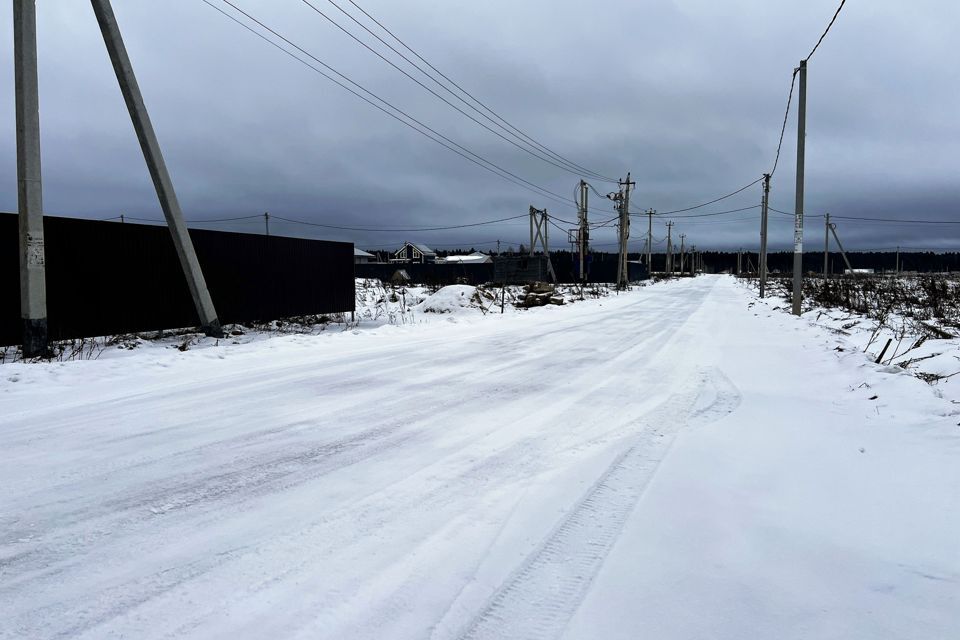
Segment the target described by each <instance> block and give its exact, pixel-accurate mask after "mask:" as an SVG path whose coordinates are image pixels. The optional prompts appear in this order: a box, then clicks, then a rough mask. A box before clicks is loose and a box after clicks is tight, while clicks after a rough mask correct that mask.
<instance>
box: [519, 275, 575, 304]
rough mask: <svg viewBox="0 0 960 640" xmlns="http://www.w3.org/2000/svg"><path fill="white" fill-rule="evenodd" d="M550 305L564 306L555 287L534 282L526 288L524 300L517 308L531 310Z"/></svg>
mask: <svg viewBox="0 0 960 640" xmlns="http://www.w3.org/2000/svg"><path fill="white" fill-rule="evenodd" d="M548 304H563V297H562V296H560V295H558V294H557V293H556V288H555V287H554V285H552V284H549V283H546V282H534V283H533V284H528V285H527V286H525V287H524V296H523V299H522V300H521V301H520V302H518V303H517V304H516V306H518V307H521V308H524V309H529V308H531V307H545V306H547V305H548Z"/></svg>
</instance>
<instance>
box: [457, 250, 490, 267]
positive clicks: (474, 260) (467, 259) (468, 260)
mask: <svg viewBox="0 0 960 640" xmlns="http://www.w3.org/2000/svg"><path fill="white" fill-rule="evenodd" d="M446 261H447V262H457V263H460V264H483V263H487V262H491V258H490V256H488V255H487V254H485V253H480V252H479V251H478V252H476V253H471V254H470V255H466V256H447V257H446Z"/></svg>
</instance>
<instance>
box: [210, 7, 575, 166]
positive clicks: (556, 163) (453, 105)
mask: <svg viewBox="0 0 960 640" xmlns="http://www.w3.org/2000/svg"><path fill="white" fill-rule="evenodd" d="M224 1H225V2H226V0H224ZM300 1H301V2H303V4H305V5H307V6H308V7H310V8H311V9H313V11H315V12H316V13H317V14H319V15H320V16H322V17H323V18H324V19H326V20H327V22H329V23H330V24H332V25H333V26H335V27H336V28H338V29H340V31H342V32H343V33H345V34H346V35H348V36H349V37H350V38H352V39H353V40H354V41H356V42H357V43H358V44H360V46H362V47H364V48H365V49H367V50H368V51H370V52H371V53H372V54H374V55H375V56H377V57H378V58H380V59H381V60H383V61H384V62H386V63H387V64H388V65H390V66H391V67H393V68H394V69H396V70H397V71H399V72H400V73H402V74H403V75H404V76H406V77H407V78H409V79H410V80H411V81H412V82H415V83H416V84H417V85H419V86H420V87H421V88H422V89H423V90H424V91H427V92H428V93H430V94H431V95H432V96H434V97H435V98H437V99H438V100H440V101H441V102H443V103H444V104H446V105H447V106H449V107H450V108H451V109H453V110H455V111H457V112H458V113H459V114H461V115H462V116H464V117H465V118H468V119H470V120H471V121H473V122H474V123H476V124H477V125H479V126H481V127H483V128H484V129H486V130H487V131H489V132H490V133H492V134H493V135H495V136H497V137H498V138H500V139H501V140H503V141H504V142H507V143H509V144H511V145H513V146H515V147H516V148H517V149H520V150H521V151H523V152H525V153H528V154H530V155H531V156H533V157H534V158H537V159H538V160H541V161H543V162H546V163H547V164H550V165H552V166H554V167H557V168H558V169H561V170H563V171H567V172H568V173H572V174H573V175H575V176H577V177H582V176H583V172H582V171H578V170H576V169H571V168H570V167H567V166H564V165H563V164H560V163H558V162H555V161H554V160H552V159H550V158H548V157H545V156H543V155H541V154H540V153H538V152H537V151H531V150H530V149H528V148H527V147H524V146H522V145H521V144H519V143H517V142H516V141H515V140H511V139H510V138H508V137H506V136H504V135H503V134H502V133H500V132H499V131H496V130H494V129H491V128H490V127H489V126H488V125H486V124H484V123H483V122H481V121H479V120H477V119H476V118H475V117H473V116H472V115H470V114H469V113H467V112H466V111H464V110H463V109H461V108H460V107H458V106H457V105H455V104H454V103H452V102H450V101H449V100H447V99H446V98H444V97H443V96H442V95H440V94H439V93H437V92H436V91H434V90H433V89H431V88H430V87H428V86H427V85H425V84H424V83H423V82H421V81H420V80H418V79H417V78H415V77H413V76H412V75H411V74H410V73H408V72H407V71H406V70H404V69H402V68H401V67H400V66H398V65H397V64H396V63H394V62H393V61H392V60H390V59H389V58H387V57H386V56H384V55H383V54H382V53H380V52H379V51H377V50H376V49H374V48H373V47H371V46H370V45H368V44H367V43H366V42H364V41H363V40H361V39H360V38H358V37H357V36H356V35H355V34H353V33H352V32H351V31H350V30H349V29H346V28H345V27H343V26H342V25H341V24H340V23H338V22H337V21H336V20H334V19H333V18H331V17H330V16H328V15H327V14H326V13H324V12H323V11H322V10H321V9H320V8H318V7H317V6H316V5H314V4H313V3H311V2H310V1H309V0H300ZM228 4H229V3H228ZM335 6H336V5H335ZM338 8H339V7H338ZM361 26H362V25H361ZM388 46H389V45H388ZM390 48H391V50H393V51H395V52H396V49H393V48H392V47H390ZM397 53H398V54H399V52H397ZM399 55H401V56H402V57H403V58H404V59H405V60H407V62H410V60H409V59H408V58H406V57H405V56H403V54H399ZM410 64H414V63H412V62H410ZM414 66H416V65H414ZM417 68H418V69H419V67H417ZM421 72H423V71H422V70H421ZM423 73H426V72H423ZM428 75H429V74H428ZM435 81H436V80H435ZM438 84H439V83H438ZM442 86H443V85H441V87H442ZM447 91H448V92H450V93H451V94H453V92H452V91H449V89H448V90H447ZM453 95H454V96H455V97H456V94H453ZM460 100H461V102H464V103H466V101H465V100H463V99H462V98H461V99H460ZM467 106H470V105H469V104H468V105H467ZM474 110H476V109H474ZM485 117H486V116H485ZM487 119H488V120H489V119H490V118H489V117H488V118H487ZM495 124H496V123H495ZM501 128H503V127H501ZM507 133H509V131H508V132H507Z"/></svg>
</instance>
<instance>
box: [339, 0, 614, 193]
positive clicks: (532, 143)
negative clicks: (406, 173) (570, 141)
mask: <svg viewBox="0 0 960 640" xmlns="http://www.w3.org/2000/svg"><path fill="white" fill-rule="evenodd" d="M327 1H328V2H329V3H330V4H332V5H333V6H334V7H336V8H337V9H338V10H339V11H340V12H341V13H342V14H343V15H345V16H347V17H348V18H350V20H352V21H353V22H354V23H356V24H357V25H359V26H360V28H362V29H363V30H364V31H366V32H367V33H369V34H370V35H372V36H373V37H374V38H376V39H377V40H378V41H380V42H381V43H382V44H383V45H384V46H386V47H387V48H388V49H390V50H391V51H393V52H394V53H396V54H397V55H398V56H400V57H401V58H403V59H404V60H405V61H406V62H407V63H408V64H410V65H411V66H413V67H414V68H415V69H417V70H418V71H420V72H421V73H422V74H424V75H425V76H427V77H428V78H430V79H431V80H433V81H434V82H435V83H436V84H437V85H438V86H439V87H441V88H442V89H444V90H445V91H447V93H449V94H450V95H452V96H454V97H455V98H457V99H458V100H459V101H460V102H462V103H463V104H465V105H466V106H468V107H469V108H471V109H473V110H474V111H476V112H477V113H479V114H480V115H481V116H483V117H484V118H485V119H487V120H488V121H490V122H492V123H493V124H495V125H496V126H497V127H499V128H500V129H502V130H503V131H506V132H507V133H508V134H509V135H512V136H514V137H516V138H517V139H520V140H522V141H523V142H524V144H529V145H530V146H533V147H534V148H536V149H538V150H540V151H542V152H544V153H546V154H548V155H549V156H551V157H553V158H555V159H556V160H558V161H560V162H562V163H564V164H566V165H568V166H569V167H572V168H573V169H574V170H576V171H578V172H581V173H583V174H584V175H587V176H589V177H593V178H596V179H599V180H606V181H609V182H616V180H615V179H613V178H609V177H607V176H604V175H603V174H601V173H598V172H596V171H593V170H591V169H587V168H586V167H583V166H582V165H579V164H577V163H575V162H573V161H572V160H570V159H568V158H566V157H564V156H562V155H560V154H559V153H556V152H555V151H553V150H551V149H550V148H549V147H547V146H546V145H543V144H541V143H539V142H537V141H536V140H535V139H533V138H532V137H531V136H529V135H528V134H526V133H525V132H523V131H522V130H521V129H519V128H518V127H516V126H514V125H512V124H510V122H508V121H507V120H506V119H505V118H503V117H502V116H500V115H499V114H498V113H496V112H495V111H494V110H493V109H491V108H490V107H489V106H487V105H486V104H485V103H483V102H482V101H481V100H480V99H479V98H477V97H476V96H474V95H473V94H471V93H470V92H469V91H467V90H466V89H464V88H463V87H462V86H460V85H459V84H458V83H457V82H455V81H454V80H452V79H451V78H450V77H449V76H447V75H446V74H444V73H443V72H441V71H440V70H439V69H437V68H436V67H435V66H433V65H432V64H431V63H430V62H429V61H427V60H426V59H425V58H424V57H423V56H422V55H420V54H419V53H417V52H416V51H415V50H414V49H413V48H412V47H410V46H409V45H408V44H407V43H406V42H404V41H403V40H401V39H400V38H399V37H398V36H397V35H396V34H394V33H393V32H392V31H391V30H390V29H388V28H387V27H386V26H385V25H384V24H383V23H382V22H380V21H379V20H377V19H376V18H374V17H373V16H372V15H370V13H369V12H367V11H366V10H364V9H363V7H361V6H360V5H358V4H357V3H356V2H354V1H353V0H349V2H350V4H352V5H353V6H354V7H355V8H356V9H358V10H359V11H360V12H361V13H362V14H363V15H365V16H366V17H367V18H368V19H370V20H371V21H373V23H374V24H376V25H377V26H378V27H380V28H381V29H383V30H384V31H385V32H386V33H387V34H389V35H390V37H392V38H393V39H394V40H396V41H397V42H398V43H399V44H400V45H401V46H402V47H403V48H405V49H406V50H407V51H409V52H410V53H412V54H413V55H414V56H416V57H417V58H418V59H419V60H420V61H421V62H423V63H424V64H425V65H427V67H429V68H430V69H431V70H433V71H434V72H435V73H436V74H438V75H439V76H440V77H441V78H443V79H444V80H446V81H447V82H449V83H450V84H451V85H452V86H454V87H455V88H457V89H458V90H459V91H460V92H461V93H463V94H464V95H466V96H467V97H469V98H470V99H471V100H473V101H474V102H475V103H476V104H478V105H480V107H482V109H483V110H481V109H478V108H477V107H475V106H474V105H472V104H470V103H469V102H467V101H466V100H464V99H463V98H462V97H461V96H460V95H458V94H457V93H456V92H454V91H452V90H451V89H450V88H449V87H447V86H446V85H445V84H443V83H442V82H440V81H439V80H437V78H436V77H435V76H434V75H432V74H431V73H429V72H428V71H426V70H425V69H424V68H423V67H421V66H420V65H418V64H417V63H416V62H414V61H412V60H410V58H408V57H407V56H406V55H404V54H403V53H402V52H400V51H397V49H395V48H394V47H393V46H392V45H391V44H390V43H388V42H386V41H385V40H384V39H383V38H381V37H380V36H379V35H377V34H376V33H374V32H373V31H372V30H371V29H370V28H368V27H367V26H366V25H365V24H363V23H362V22H360V21H359V20H357V18H355V17H354V16H353V15H351V14H350V13H349V12H347V11H346V10H344V9H343V7H341V6H340V5H339V4H337V3H336V2H335V1H334V0H327ZM321 15H323V14H321ZM328 20H329V18H328ZM484 111H486V112H488V113H490V114H491V115H492V116H493V117H494V118H496V120H494V119H493V118H491V117H490V116H488V115H487V114H486V113H484ZM498 121H499V122H498ZM501 122H502V123H503V124H500V123H501ZM504 125H506V126H504ZM511 130H512V131H511ZM513 132H516V133H513Z"/></svg>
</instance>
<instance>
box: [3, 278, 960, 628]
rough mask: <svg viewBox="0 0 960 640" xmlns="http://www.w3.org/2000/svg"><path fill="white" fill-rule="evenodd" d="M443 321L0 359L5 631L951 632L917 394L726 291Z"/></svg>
mask: <svg viewBox="0 0 960 640" xmlns="http://www.w3.org/2000/svg"><path fill="white" fill-rule="evenodd" d="M431 320H432V321H431V322H430V323H428V324H418V325H413V326H404V327H393V326H384V327H380V328H377V329H373V330H359V331H355V332H348V333H339V334H327V335H320V336H287V337H278V338H274V339H271V340H266V341H261V342H256V343H252V344H248V345H239V346H222V347H218V348H209V349H198V350H192V351H187V352H185V353H181V352H179V351H176V350H160V351H158V350H153V351H149V350H146V351H144V352H143V353H134V354H131V355H130V356H129V357H124V358H113V359H105V360H100V361H93V362H73V363H65V364H52V365H20V364H18V365H3V366H2V367H0V409H2V415H0V451H2V456H3V458H2V460H3V465H2V468H0V611H2V615H0V637H3V638H120V637H124V638H138V639H148V638H275V639H279V638H381V639H382V638H435V639H447V638H451V639H453V638H523V639H536V638H561V637H562V638H571V639H572V638H637V637H649V638H701V637H714V638H731V639H732V638H744V637H777V638H830V637H835V638H847V639H849V638H879V637H883V638H895V637H896V638H935V637H944V638H946V637H960V613H958V611H960V515H958V514H960V464H958V462H960V428H958V426H957V422H958V421H960V418H958V416H957V413H958V412H957V407H956V405H953V404H951V403H950V402H949V401H948V400H945V399H943V398H939V397H937V395H936V393H935V390H934V389H931V388H930V387H928V386H927V385H925V384H924V383H922V382H920V381H919V380H916V379H914V378H911V377H909V376H907V375H903V374H898V373H896V372H895V371H884V370H882V369H881V368H880V367H876V366H873V365H871V364H869V363H868V362H867V360H866V359H865V358H864V357H863V356H862V355H860V354H858V353H851V352H849V351H837V350H835V349H834V348H833V347H835V346H837V345H839V344H840V343H839V342H838V340H839V338H835V337H833V336H831V335H830V334H828V333H826V332H824V331H823V330H821V329H815V328H812V327H810V326H809V325H808V324H807V323H805V322H804V321H802V320H797V319H794V318H791V317H789V316H786V315H783V314H779V313H776V312H773V313H772V312H770V311H769V310H767V308H766V307H763V310H761V307H760V306H759V305H755V306H754V305H751V299H750V294H749V293H747V292H746V291H745V290H744V289H741V288H740V287H738V286H737V285H736V284H735V283H734V281H733V280H732V279H730V278H723V277H701V278H697V279H695V280H685V281H681V282H675V283H668V284H660V285H655V286H650V287H644V288H641V289H638V290H635V291H633V292H629V293H626V294H623V295H620V296H618V297H613V298H606V299H602V300H593V301H585V302H579V303H577V304H575V305H573V306H567V307H559V308H558V307H548V308H542V309H536V310H533V311H531V312H527V313H516V314H507V315H504V316H500V315H488V316H481V315H479V314H474V315H469V316H468V315H465V314H455V315H451V316H442V317H434V318H432V319H431ZM841 348H842V347H841Z"/></svg>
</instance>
